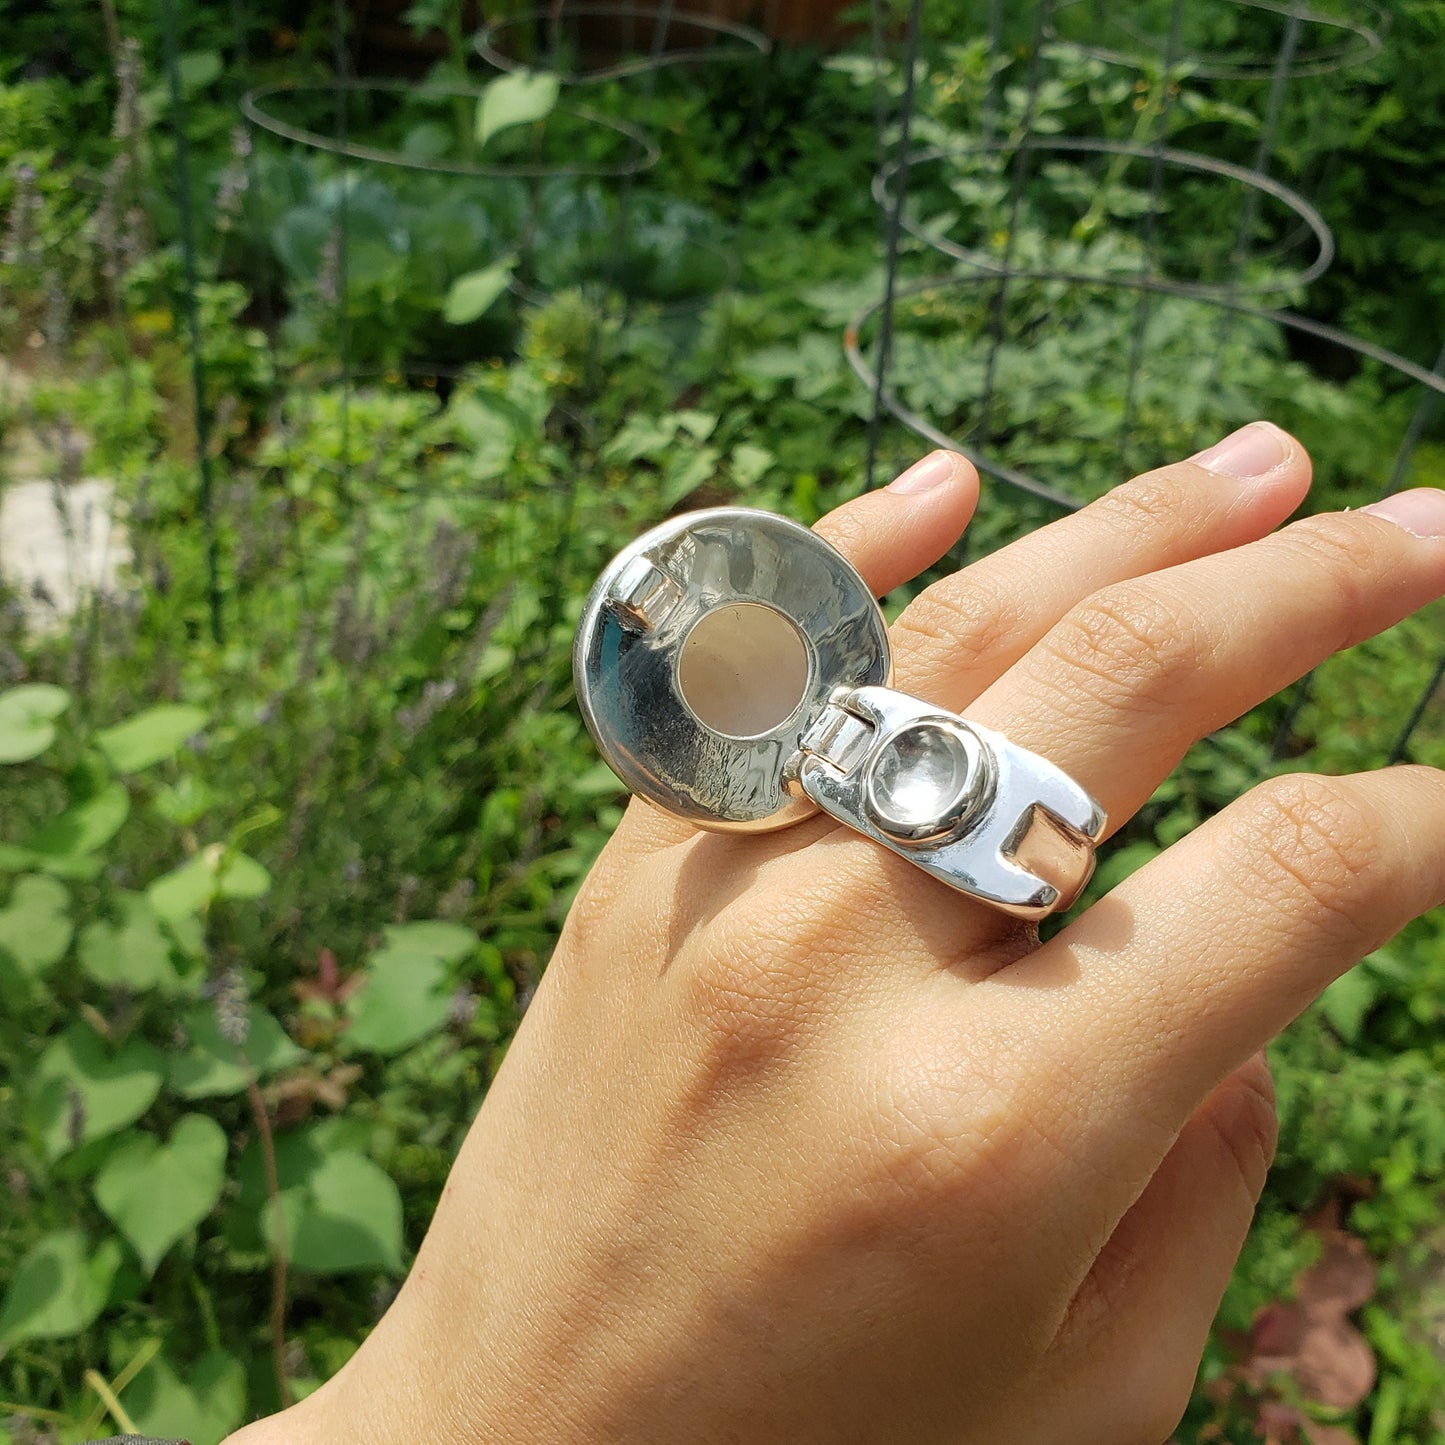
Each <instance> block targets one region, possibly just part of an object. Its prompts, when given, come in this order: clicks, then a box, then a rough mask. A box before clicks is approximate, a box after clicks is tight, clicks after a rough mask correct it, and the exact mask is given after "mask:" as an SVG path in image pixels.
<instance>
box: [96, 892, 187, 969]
mask: <svg viewBox="0 0 1445 1445" xmlns="http://www.w3.org/2000/svg"><path fill="white" fill-rule="evenodd" d="M116 902H117V907H118V909H119V912H120V920H119V922H116V923H110V922H107V921H106V920H104V919H100V920H97V921H96V922H94V923H90V924H87V925H86V926H85V927H84V928H83V929H82V930H81V933H80V943H79V945H78V946H77V948H76V952H77V954H78V955H79V957H80V966H81V968H83V969H84V970H85V971H86V973H88V974H89V975H90V977H91V978H93V979H94V980H95V981H96V982H97V983H98V984H102V985H104V986H106V987H108V988H128V989H130V990H131V991H132V992H134V993H140V992H142V991H144V990H145V989H148V988H159V989H162V990H164V991H166V992H169V993H174V992H177V991H179V990H181V989H183V988H184V987H185V984H184V982H183V981H182V979H181V977H180V975H179V974H178V973H177V972H176V969H175V965H174V964H173V963H172V962H171V945H170V940H169V939H168V938H167V937H166V935H165V933H164V932H163V931H162V929H161V925H160V920H159V919H157V917H156V915H155V910H154V909H153V908H152V907H151V905H150V900H149V899H148V898H146V897H145V895H144V894H141V893H122V894H120V895H119V897H118V898H117V900H116Z"/></svg>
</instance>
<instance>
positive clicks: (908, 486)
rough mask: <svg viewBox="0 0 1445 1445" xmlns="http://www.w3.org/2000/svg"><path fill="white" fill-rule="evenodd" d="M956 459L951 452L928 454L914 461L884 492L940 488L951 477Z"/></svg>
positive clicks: (921, 490) (922, 490) (923, 490)
mask: <svg viewBox="0 0 1445 1445" xmlns="http://www.w3.org/2000/svg"><path fill="white" fill-rule="evenodd" d="M957 460H958V458H957V457H956V456H955V455H954V454H953V453H952V452H945V451H937V452H929V454H928V455H927V456H926V457H924V458H923V459H922V460H921V461H916V462H914V464H913V465H912V466H911V467H909V468H908V470H907V471H906V472H904V473H903V475H902V476H899V477H895V478H894V479H893V480H892V481H891V482H889V483H888V486H887V487H886V488H885V490H887V491H890V492H926V491H929V490H931V489H932V488H933V487H938V486H942V484H943V483H944V482H946V481H947V480H948V479H949V478H950V477H951V476H952V475H953V467H954V463H955V462H957Z"/></svg>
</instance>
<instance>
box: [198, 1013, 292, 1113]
mask: <svg viewBox="0 0 1445 1445" xmlns="http://www.w3.org/2000/svg"><path fill="white" fill-rule="evenodd" d="M183 1027H184V1028H185V1031H186V1037H187V1038H188V1039H189V1040H190V1043H189V1045H188V1046H187V1047H186V1049H185V1050H184V1052H182V1053H180V1054H177V1055H175V1056H174V1057H173V1058H172V1060H171V1067H170V1087H171V1090H172V1091H173V1092H174V1093H177V1094H179V1095H180V1096H181V1098H183V1099H206V1098H211V1097H214V1096H216V1095H219V1094H239V1093H240V1092H241V1090H242V1089H244V1088H245V1087H246V1079H247V1072H246V1068H245V1065H243V1064H242V1062H241V1058H242V1057H244V1058H245V1059H246V1060H247V1062H248V1063H249V1064H250V1066H251V1069H252V1071H253V1072H254V1073H255V1075H256V1077H257V1078H258V1079H262V1078H265V1077H266V1076H267V1075H268V1074H274V1073H276V1072H277V1071H278V1070H280V1069H285V1068H289V1067H290V1066H291V1065H292V1064H295V1063H299V1062H300V1061H301V1060H302V1059H304V1058H305V1057H306V1054H305V1052H304V1051H303V1050H301V1049H299V1048H297V1047H296V1045H295V1044H294V1043H292V1041H291V1039H290V1038H289V1037H288V1036H287V1034H286V1031H285V1029H283V1028H282V1027H281V1025H280V1024H278V1023H277V1022H276V1020H275V1019H274V1018H273V1017H272V1016H271V1015H270V1014H269V1013H267V1012H266V1010H265V1009H263V1008H261V1007H260V1006H259V1005H258V1004H252V1005H251V1006H250V1007H249V1008H248V1009H247V1010H246V1039H245V1042H244V1043H243V1044H242V1045H241V1047H240V1049H239V1051H238V1050H237V1048H236V1045H235V1044H233V1043H231V1042H229V1041H228V1040H227V1039H225V1038H223V1037H222V1035H221V1029H220V1025H219V1023H218V1022H217V1021H216V1011H215V1009H214V1008H209V1007H207V1008H195V1009H192V1010H191V1011H190V1012H189V1013H188V1014H187V1015H186V1016H185V1019H184V1021H183Z"/></svg>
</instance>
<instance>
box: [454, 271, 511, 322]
mask: <svg viewBox="0 0 1445 1445" xmlns="http://www.w3.org/2000/svg"><path fill="white" fill-rule="evenodd" d="M516 264H517V258H516V257H515V256H504V257H503V258H502V259H501V260H500V261H494V262H493V263H492V264H491V265H490V266H486V267H483V269H482V270H480V271H469V272H467V274H466V275H465V276H458V277H457V279H456V280H455V281H453V282H452V284H451V289H450V290H449V291H448V292H447V299H446V301H445V303H444V304H443V306H442V315H443V316H444V317H445V318H446V320H447V321H449V322H450V323H451V324H452V325H453V326H465V325H467V323H468V322H471V321H475V320H476V319H477V317H479V316H481V315H483V314H484V313H485V312H486V311H488V310H489V309H490V308H491V306H492V303H493V302H494V301H496V299H497V297H499V296H500V295H501V294H502V292H503V291H505V290H506V289H507V282H508V281H510V280H511V279H512V271H513V270H514V268H515V267H516Z"/></svg>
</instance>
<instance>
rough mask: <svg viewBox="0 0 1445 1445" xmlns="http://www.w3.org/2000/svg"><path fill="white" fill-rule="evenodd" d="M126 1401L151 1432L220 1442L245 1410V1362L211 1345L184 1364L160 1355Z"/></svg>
mask: <svg viewBox="0 0 1445 1445" xmlns="http://www.w3.org/2000/svg"><path fill="white" fill-rule="evenodd" d="M121 1402H122V1404H124V1406H125V1409H126V1413H127V1414H128V1415H129V1416H130V1417H131V1419H132V1420H133V1421H134V1422H135V1427H136V1429H137V1430H144V1431H145V1432H146V1434H147V1436H151V1435H154V1436H156V1437H161V1436H164V1437H166V1438H168V1439H177V1440H178V1439H181V1438H182V1437H184V1438H185V1439H187V1440H189V1441H190V1442H191V1445H220V1442H221V1441H222V1440H224V1439H225V1438H226V1436H227V1435H229V1434H230V1433H231V1431H232V1430H234V1429H235V1428H236V1426H237V1425H239V1424H240V1423H241V1420H242V1417H243V1416H244V1415H245V1412H246V1371H245V1367H244V1366H243V1365H242V1364H241V1362H240V1360H238V1359H237V1358H236V1357H235V1356H234V1355H228V1354H226V1353H225V1352H224V1351H223V1350H211V1351H209V1352H208V1353H207V1354H204V1355H202V1356H201V1357H200V1359H199V1360H195V1361H193V1362H191V1363H188V1364H187V1365H186V1366H185V1367H184V1369H177V1368H176V1367H175V1366H174V1365H172V1364H171V1363H170V1361H169V1360H167V1359H166V1358H165V1357H164V1356H160V1357H158V1358H157V1359H155V1360H153V1361H152V1362H151V1363H150V1364H149V1365H147V1366H146V1367H145V1369H144V1370H142V1371H141V1372H140V1374H139V1375H137V1376H136V1378H135V1380H134V1381H133V1382H132V1383H131V1384H130V1385H129V1386H127V1388H126V1390H125V1392H124V1394H123V1395H122V1397H121Z"/></svg>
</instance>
